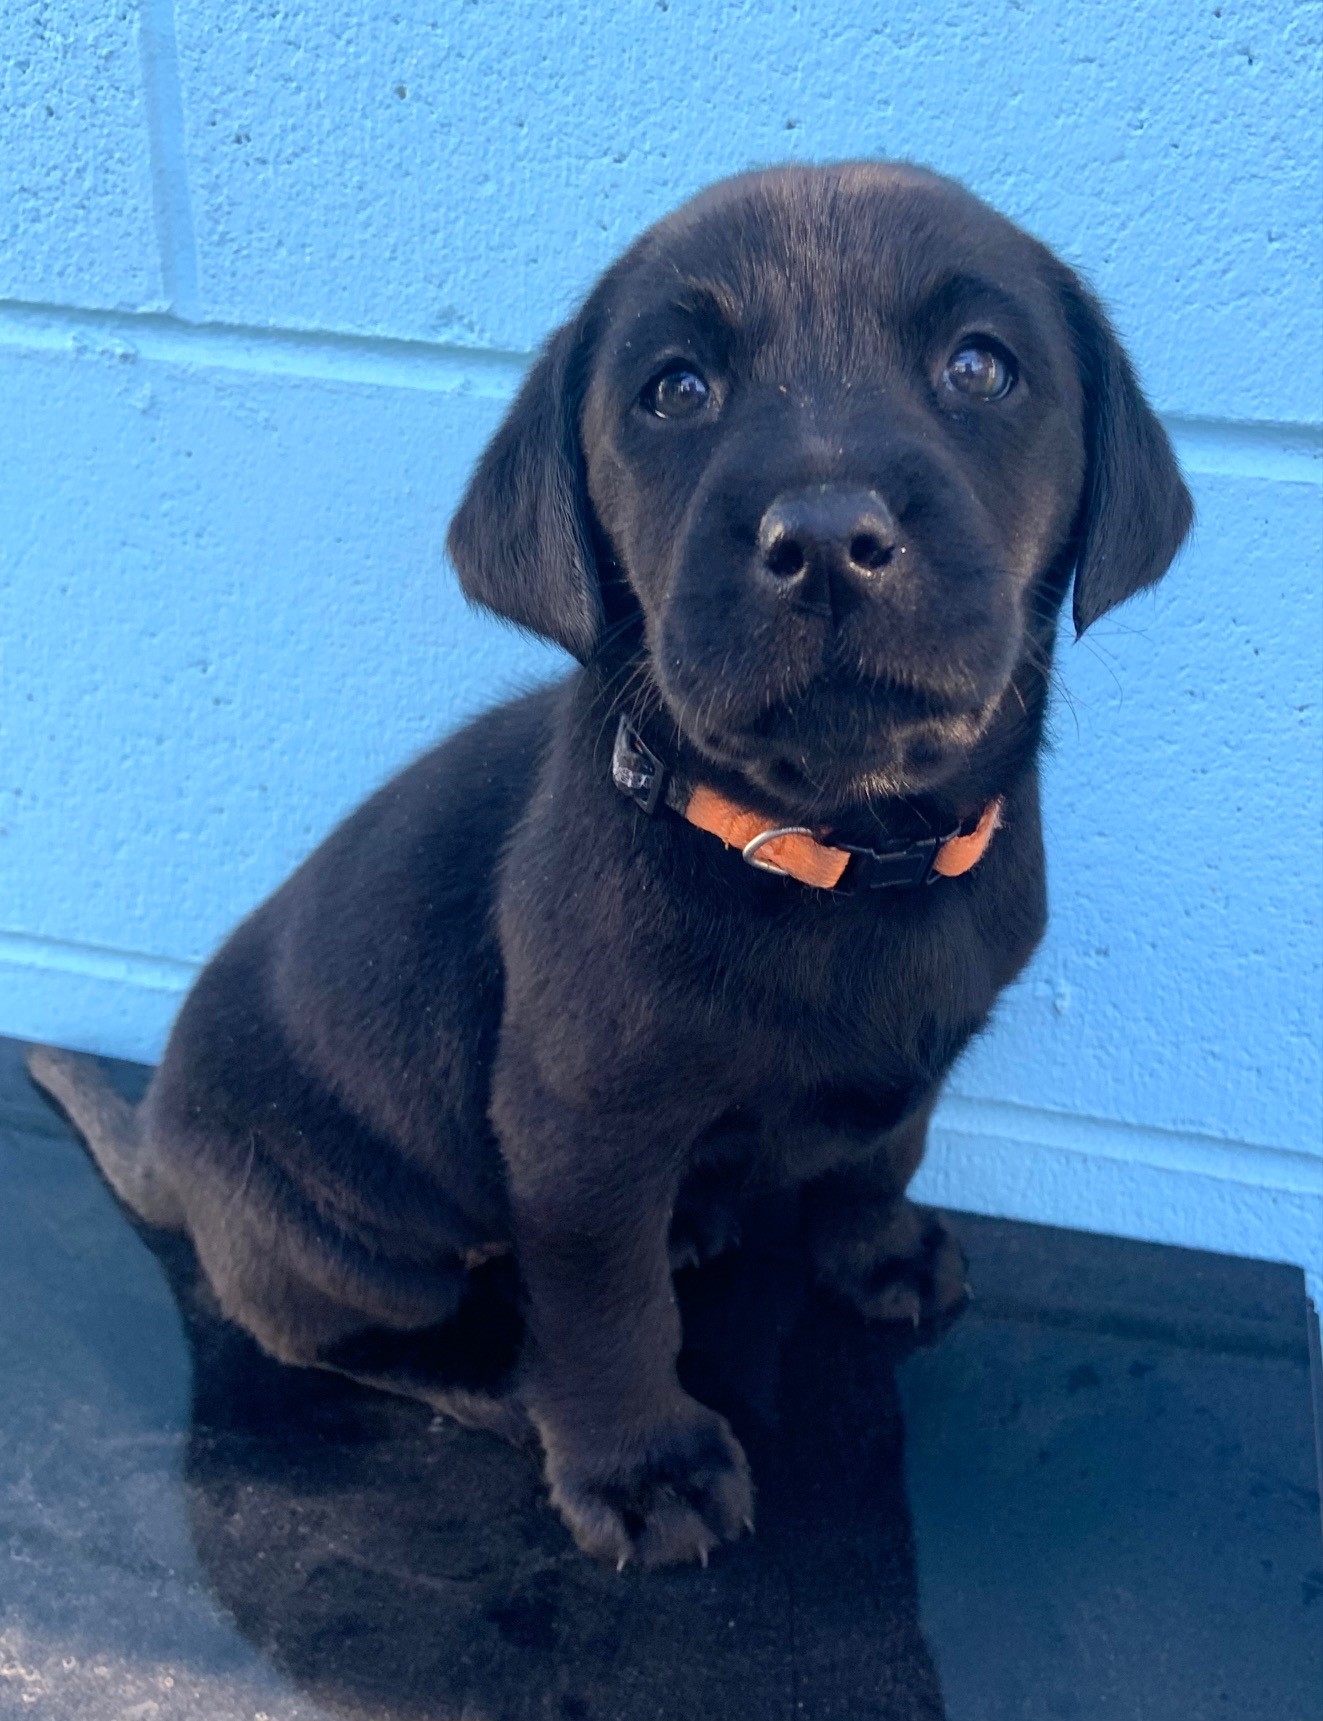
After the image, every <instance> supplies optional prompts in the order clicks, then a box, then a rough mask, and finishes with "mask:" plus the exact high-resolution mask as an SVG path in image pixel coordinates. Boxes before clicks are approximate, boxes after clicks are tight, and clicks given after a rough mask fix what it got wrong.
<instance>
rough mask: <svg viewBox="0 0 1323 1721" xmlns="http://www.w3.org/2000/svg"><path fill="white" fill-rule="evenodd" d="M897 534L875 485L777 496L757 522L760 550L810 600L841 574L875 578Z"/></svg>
mask: <svg viewBox="0 0 1323 1721" xmlns="http://www.w3.org/2000/svg"><path fill="white" fill-rule="evenodd" d="M897 538H898V530H897V526H896V519H895V516H894V515H893V514H892V512H891V510H890V508H888V507H887V505H886V503H885V502H884V501H883V500H882V498H881V497H880V496H879V495H878V494H877V492H876V491H874V490H863V489H847V488H845V487H843V486H835V485H819V486H816V487H815V488H813V489H811V490H797V491H794V492H792V493H791V494H789V495H785V496H778V497H777V498H776V500H775V501H774V502H773V503H772V505H771V507H770V508H769V509H768V510H767V512H766V513H765V514H764V515H763V517H762V521H761V523H760V525H759V527H758V550H759V554H760V555H761V557H762V566H763V569H764V571H765V573H766V574H768V575H769V576H770V578H771V579H772V581H773V582H774V583H775V584H776V585H777V586H778V587H779V588H780V589H781V590H783V591H785V592H786V593H787V594H788V595H789V594H791V593H793V594H794V595H795V596H797V597H799V598H801V599H806V600H809V601H812V600H813V599H814V598H817V599H819V600H821V599H824V598H826V596H827V595H828V594H827V591H826V590H824V589H823V588H824V586H825V587H828V588H829V587H830V586H832V585H833V584H834V583H835V582H837V581H838V580H839V579H841V578H842V577H844V578H845V579H846V580H848V581H849V582H850V584H852V585H860V586H867V585H869V584H871V583H872V582H874V581H875V580H876V579H877V577H878V575H879V574H881V572H882V571H883V569H884V568H885V567H886V566H887V564H888V563H889V562H890V561H891V559H892V557H893V556H894V555H895V553H896V544H897Z"/></svg>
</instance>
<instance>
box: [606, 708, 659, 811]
mask: <svg viewBox="0 0 1323 1721" xmlns="http://www.w3.org/2000/svg"><path fill="white" fill-rule="evenodd" d="M611 781H612V782H613V783H614V784H615V786H616V788H617V789H619V790H620V792H621V794H622V795H628V796H629V798H630V800H631V801H633V802H634V804H635V805H636V806H638V807H642V809H643V811H644V812H645V813H647V814H648V816H649V817H651V816H652V814H653V813H655V812H656V811H657V808H658V807H659V806H660V805H661V803H662V798H663V797H664V795H665V794H666V767H665V765H664V764H663V763H662V761H661V760H660V759H659V758H658V757H657V755H656V754H655V753H654V752H653V751H652V749H651V747H649V746H648V745H647V743H646V742H645V741H643V740H642V738H641V737H640V736H639V735H638V733H637V732H636V731H635V729H634V726H633V724H632V723H631V722H630V721H629V718H628V717H625V716H623V715H622V716H621V719H620V722H619V723H618V724H617V725H616V740H615V745H614V747H612V749H611Z"/></svg>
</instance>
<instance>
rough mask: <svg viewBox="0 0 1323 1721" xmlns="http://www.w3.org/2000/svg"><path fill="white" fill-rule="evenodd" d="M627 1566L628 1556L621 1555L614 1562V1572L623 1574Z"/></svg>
mask: <svg viewBox="0 0 1323 1721" xmlns="http://www.w3.org/2000/svg"><path fill="white" fill-rule="evenodd" d="M706 1563H707V1562H706V1561H704V1564H706ZM628 1564H629V1555H628V1554H621V1556H620V1558H619V1559H618V1560H617V1561H616V1571H617V1573H619V1572H623V1571H624V1569H625V1567H626V1566H627V1565H628Z"/></svg>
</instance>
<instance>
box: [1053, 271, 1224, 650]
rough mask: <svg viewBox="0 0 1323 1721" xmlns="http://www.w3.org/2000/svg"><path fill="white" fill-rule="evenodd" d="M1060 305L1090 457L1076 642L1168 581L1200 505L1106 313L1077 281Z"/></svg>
mask: <svg viewBox="0 0 1323 1721" xmlns="http://www.w3.org/2000/svg"><path fill="white" fill-rule="evenodd" d="M1062 301H1063V304H1064V307H1065V312H1066V321H1067V323H1068V324H1069V326H1070V332H1071V338H1072V340H1073V341H1074V344H1075V354H1076V358H1077V360H1078V363H1079V368H1080V380H1081V382H1082V383H1083V386H1084V437H1085V446H1086V449H1087V452H1088V465H1087V468H1086V470H1085V477H1084V499H1083V503H1082V506H1081V508H1080V515H1079V520H1078V522H1077V524H1076V528H1075V533H1076V559H1075V634H1076V637H1078V636H1079V635H1080V634H1082V633H1083V632H1084V630H1085V628H1086V627H1089V626H1090V625H1091V624H1092V623H1093V622H1095V621H1097V619H1098V617H1099V616H1101V615H1105V614H1106V613H1107V611H1108V610H1110V609H1113V608H1114V607H1115V606H1116V605H1117V604H1119V603H1123V602H1124V601H1125V599H1126V598H1128V597H1133V596H1134V594H1135V593H1136V592H1137V591H1140V590H1141V589H1142V588H1143V587H1145V586H1151V585H1153V584H1154V582H1155V581H1157V580H1160V579H1161V578H1162V576H1163V574H1165V573H1166V571H1167V569H1168V568H1169V567H1170V566H1171V564H1172V561H1173V560H1174V558H1175V555H1176V552H1177V550H1179V549H1180V547H1181V545H1182V543H1184V541H1185V535H1186V533H1187V532H1188V531H1189V529H1190V523H1191V521H1192V520H1193V518H1194V504H1193V503H1192V502H1191V500H1190V493H1189V491H1188V490H1187V489H1186V488H1185V482H1184V480H1183V479H1182V477H1181V471H1180V467H1179V466H1178V465H1177V464H1176V456H1175V454H1174V453H1173V452H1172V446H1171V443H1170V442H1169V441H1168V438H1167V433H1166V431H1165V430H1164V429H1163V428H1162V425H1161V424H1160V422H1159V421H1158V416H1157V414H1156V413H1155V412H1154V411H1153V408H1152V407H1151V406H1150V405H1149V403H1148V401H1147V400H1146V399H1145V397H1144V391H1143V389H1141V388H1140V386H1139V381H1138V378H1137V377H1136V376H1135V373H1134V370H1133V369H1132V367H1131V364H1130V360H1129V359H1128V358H1127V357H1126V355H1125V352H1124V351H1123V349H1122V347H1121V343H1120V341H1118V340H1117V338H1116V334H1115V332H1114V331H1113V329H1112V325H1111V324H1110V323H1109V322H1108V320H1107V314H1106V312H1105V311H1104V310H1103V308H1102V306H1101V305H1100V304H1099V303H1098V301H1097V300H1096V299H1095V298H1094V297H1093V295H1092V293H1090V292H1089V291H1088V290H1087V289H1086V288H1085V287H1083V286H1082V285H1081V284H1080V282H1079V281H1078V280H1076V278H1075V277H1074V276H1073V275H1072V276H1069V277H1068V278H1067V280H1066V282H1065V284H1064V285H1063V288H1062Z"/></svg>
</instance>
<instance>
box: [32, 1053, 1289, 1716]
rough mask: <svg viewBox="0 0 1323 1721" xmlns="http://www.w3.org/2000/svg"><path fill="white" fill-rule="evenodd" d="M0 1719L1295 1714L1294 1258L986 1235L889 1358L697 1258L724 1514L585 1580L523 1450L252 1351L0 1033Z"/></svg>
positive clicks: (697, 1322) (697, 1351)
mask: <svg viewBox="0 0 1323 1721" xmlns="http://www.w3.org/2000/svg"><path fill="white" fill-rule="evenodd" d="M0 1191H3V1196H4V1199H3V1202H2V1203H0V1382H2V1383H3V1386H2V1389H0V1390H2V1391H3V1401H2V1406H0V1715H3V1716H5V1717H9V1716H11V1715H13V1716H30V1717H37V1718H40V1721H66V1718H68V1721H84V1718H92V1721H183V1718H185V1717H187V1718H189V1721H296V1718H298V1721H305V1718H306V1721H311V1718H313V1717H357V1718H364V1721H366V1718H368V1717H371V1718H374V1721H375V1718H381V1721H388V1718H396V1717H400V1718H404V1717H408V1718H410V1721H423V1718H427V1721H432V1718H435V1721H452V1718H453V1721H461V1718H462V1721H533V1718H535V1717H536V1718H537V1721H587V1718H592V1721H645V1718H647V1721H671V1718H675V1721H681V1718H683V1721H781V1718H784V1721H871V1718H880V1717H940V1716H949V1717H951V1718H952V1721H1038V1718H1040V1717H1041V1718H1042V1721H1048V1718H1051V1721H1094V1718H1097V1721H1103V1718H1107V1721H1111V1718H1116V1721H1136V1718H1143V1721H1148V1718H1152V1721H1204V1718H1209V1721H1213V1718H1217V1721H1317V1718H1318V1716H1319V1715H1320V1712H1321V1710H1323V1549H1321V1547H1320V1527H1319V1502H1318V1493H1317V1469H1316V1457H1315V1446H1314V1434H1313V1425H1312V1417H1311V1396H1310V1362H1309V1347H1308V1338H1307V1325H1306V1304H1305V1301H1304V1290H1303V1284H1302V1281H1301V1277H1300V1275H1299V1273H1297V1272H1294V1271H1291V1270H1288V1269H1286V1268H1278V1267H1265V1266H1261V1265H1256V1264H1253V1263H1250V1262H1244V1261H1234V1260H1227V1259H1222V1258H1219V1257H1215V1256H1209V1255H1199V1254H1192V1253H1188V1252H1185V1251H1179V1250H1172V1249H1160V1248H1153V1247H1149V1246H1146V1245H1139V1244H1131V1243H1122V1242H1115V1241H1111V1240H1105V1239H1098V1238H1091V1237H1085V1236H1081V1235H1078V1234H1075V1233H1070V1232H1064V1231H1049V1230H1043V1229H1039V1228H1035V1227H1030V1226H1025V1225H1015V1224H1008V1223H1000V1222H994V1221H989V1220H981V1221H975V1220H972V1219H971V1220H966V1221H963V1222H962V1225H961V1229H962V1233H963V1235H964V1238H965V1240H966V1243H967V1245H968V1248H969V1253H970V1255H971V1257H972V1262H973V1267H972V1277H973V1280H974V1284H975V1288H976V1292H977V1302H976V1303H975V1305H974V1308H973V1309H972V1310H971V1312H970V1313H969V1314H968V1315H967V1316H966V1317H965V1318H964V1320H963V1321H962V1322H961V1323H960V1324H959V1325H958V1326H957V1327H956V1329H955V1330H954V1331H953V1332H951V1333H950V1334H949V1335H948V1336H947V1338H946V1339H945V1340H944V1341H943V1342H942V1343H941V1344H940V1345H939V1346H937V1347H936V1348H935V1349H933V1350H930V1351H921V1352H918V1353H916V1354H913V1355H905V1354H903V1352H902V1351H900V1350H898V1349H897V1348H896V1347H895V1346H894V1345H893V1344H891V1343H889V1342H888V1341H887V1340H886V1339H884V1338H883V1337H881V1336H879V1335H878V1334H876V1333H875V1332H871V1331H869V1330H867V1329H865V1328H864V1327H863V1326H862V1325H861V1324H859V1323H856V1322H855V1321H853V1320H851V1319H849V1318H847V1317H845V1316H844V1315H838V1314H836V1313H834V1312H833V1311H832V1310H830V1309H828V1308H822V1307H819V1306H817V1304H816V1303H813V1302H806V1301H805V1300H804V1298H803V1297H802V1294H801V1291H800V1289H799V1287H798V1285H797V1283H796V1274H795V1272H794V1270H793V1269H791V1268H788V1267H787V1266H786V1265H785V1264H784V1263H780V1264H777V1263H763V1264H762V1265H758V1264H750V1265H748V1266H747V1267H746V1268H745V1269H742V1270H741V1272H740V1273H739V1274H736V1275H730V1274H728V1273H726V1272H723V1271H721V1270H712V1271H710V1273H709V1275H708V1276H707V1278H706V1279H703V1278H699V1279H698V1280H697V1281H696V1282H695V1281H694V1276H693V1275H689V1276H688V1278H689V1279H690V1284H689V1286H688V1300H689V1303H690V1305H691V1307H690V1314H689V1331H690V1332H691V1334H692V1343H691V1346H690V1350H689V1353H688V1355H687V1359H686V1372H687V1376H688V1378H689V1381H690V1384H691V1385H692V1386H693V1387H694V1388H695V1390H697V1391H698V1392H699V1393H700V1394H701V1395H702V1396H704V1397H706V1398H708V1399H709V1401H711V1402H714V1403H719V1404H720V1405H721V1407H722V1408H724V1409H726V1410H727V1411H728V1413H729V1414H730V1415H731V1417H732V1419H733V1420H734V1422H735V1423H736V1425H737V1427H738V1428H739V1430H740V1432H741V1434H742V1435H743V1436H744V1438H745V1442H746V1445H747V1447H748V1449H749V1453H750V1456H751V1459H752V1461H753V1465H754V1470H755V1474H756V1475H757V1477H758V1480H759V1529H758V1534H757V1536H756V1537H755V1538H754V1539H753V1540H752V1541H750V1542H749V1543H747V1544H744V1545H742V1546H740V1547H737V1548H732V1549H729V1550H727V1551H725V1552H724V1553H722V1554H721V1555H720V1556H719V1557H717V1558H715V1559H714V1560H713V1563H712V1565H711V1566H710V1568H709V1569H708V1570H706V1571H700V1570H697V1569H693V1570H684V1571H678V1572H668V1573H663V1574H659V1575H654V1576H650V1577H644V1576H640V1575H638V1574H636V1573H627V1574H625V1575H624V1576H620V1577H617V1576H616V1575H615V1574H614V1573H613V1572H607V1571H602V1570H599V1569H597V1568H596V1567H594V1566H592V1565H589V1564H588V1563H587V1562H586V1561H585V1560H583V1559H582V1558H581V1557H580V1556H579V1555H578V1554H577V1553H576V1552H575V1551H574V1550H573V1548H572V1547H571V1546H570V1545H569V1544H568V1540H567V1538H566V1536H565V1534H564V1532H563V1531H562V1530H561V1528H560V1525H559V1524H558V1522H557V1521H556V1520H555V1519H554V1518H553V1516H552V1515H551V1513H550V1511H549V1510H548V1509H547V1507H546V1506H545V1505H544V1503H543V1501H542V1497H541V1490H540V1487H539V1484H538V1480H537V1477H536V1475H535V1474H534V1473H533V1470H532V1468H531V1466H530V1465H529V1463H528V1462H527V1461H526V1460H525V1459H524V1458H522V1457H520V1456H519V1455H518V1454H517V1453H515V1452H514V1451H512V1450H509V1449H507V1448H505V1447H502V1446H500V1445H498V1444H496V1443H495V1442H493V1441H491V1440H489V1439H487V1438H485V1437H483V1436H480V1435H471V1434H465V1433H462V1432H460V1431H458V1430H456V1429H454V1428H452V1427H449V1426H446V1425H442V1424H439V1423H438V1424H433V1423H432V1422H431V1420H430V1419H429V1417H428V1415H427V1413H426V1412H425V1411H422V1410H421V1409H419V1408H416V1407H414V1406H412V1405H410V1404H407V1403H403V1402H396V1401H393V1400H390V1399H387V1398H384V1397H380V1396H376V1395H373V1394H371V1393H368V1392H363V1391H359V1390H357V1389H355V1388H352V1387H350V1386H349V1385H348V1384H340V1383H339V1382H337V1381H335V1380H334V1379H332V1378H330V1377H321V1376H318V1375H315V1374H304V1373H299V1372H294V1371H290V1370H284V1369H281V1368H280V1367H278V1366H277V1365H275V1364H272V1363H269V1362H267V1361H266V1360H264V1359H263V1358H262V1357H261V1356H260V1355H258V1353H257V1352H256V1351H255V1350H254V1349H253V1348H252V1347H251V1346H250V1345H249V1344H248V1343H247V1342H246V1341H245V1340H244V1339H243V1338H242V1336H241V1335H239V1334H237V1333H236V1332H234V1331H233V1330H231V1329H227V1328H225V1327H224V1326H222V1325H219V1324H217V1323H216V1322H214V1321H213V1320H211V1319H210V1318H208V1317H207V1316H206V1314H205V1313H203V1312H202V1311H201V1309H200V1308H199V1306H198V1302H197V1299H196V1297H195V1296H194V1294H193V1292H192V1290H191V1288H190V1287H191V1274H190V1268H189V1264H188V1262H187V1260H186V1259H182V1258H180V1255H179V1252H178V1251H177V1250H176V1251H174V1252H173V1254H171V1253H170V1252H167V1253H166V1254H164V1255H161V1254H159V1252H158V1253H155V1254H154V1253H153V1251H152V1249H151V1248H149V1247H148V1245H147V1243H146V1242H145V1241H144V1240H142V1239H141V1238H140V1237H139V1236H138V1235H137V1234H136V1233H135V1232H134V1230H133V1229H132V1228H131V1226H130V1225H129V1223H128V1222H127V1220H126V1219H125V1218H124V1217H123V1215H122V1214H121V1213H120V1212H119V1210H118V1209H117V1208H116V1206H115V1204H114V1202H113V1201H112V1199H111V1197H110V1196H109V1195H108V1194H107V1193H106V1191H105V1189H104V1188H103V1187H102V1185H101V1184H100V1182H99V1181H98V1179H97V1178H96V1176H95V1175H94V1174H93V1172H92V1170H91V1169H90V1167H89V1165H88V1162H87V1161H86V1159H85V1158H84V1157H83V1154H82V1152H81V1150H80V1149H79V1148H78V1146H77V1145H76V1144H75V1143H74V1142H73V1140H72V1139H71V1138H70V1137H69V1135H68V1134H67V1132H65V1131H64V1130H63V1128H62V1127H61V1125H60V1123H59V1122H58V1121H57V1120H56V1118H55V1117H54V1115H53V1114H52V1113H51V1112H49V1111H47V1110H46V1109H45V1107H44V1106H43V1105H42V1104H41V1102H39V1101H38V1099H37V1098H36V1096H35V1094H33V1093H31V1091H30V1090H29V1089H28V1088H27V1086H26V1083H25V1082H24V1081H23V1079H22V1078H21V1077H20V1075H19V1073H18V1067H17V1056H16V1049H15V1048H14V1047H12V1046H8V1045H4V1044H3V1043H0Z"/></svg>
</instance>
